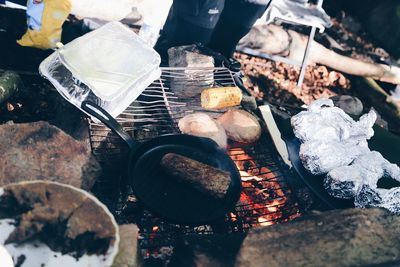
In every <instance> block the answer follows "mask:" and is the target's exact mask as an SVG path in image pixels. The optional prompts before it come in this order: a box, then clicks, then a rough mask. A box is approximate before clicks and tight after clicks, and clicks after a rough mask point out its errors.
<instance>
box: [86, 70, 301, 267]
mask: <svg viewBox="0 0 400 267" xmlns="http://www.w3.org/2000/svg"><path fill="white" fill-rule="evenodd" d="M184 71H185V69H170V68H167V69H163V74H162V77H161V79H160V80H158V81H155V82H154V83H153V84H152V85H151V86H150V87H149V88H148V89H146V90H145V92H144V93H143V94H142V97H141V98H139V99H138V100H137V101H136V102H135V103H133V104H132V105H131V106H130V107H129V108H128V109H127V110H126V111H125V112H124V113H123V114H122V115H121V116H120V117H119V118H118V120H119V121H120V123H122V124H123V126H124V128H125V129H126V130H127V131H128V132H129V133H130V134H131V135H132V136H133V137H134V138H135V139H136V140H138V141H143V140H146V139H148V138H152V137H156V136H159V135H161V134H168V133H180V132H179V129H178V127H177V122H178V121H179V119H181V118H182V117H183V116H185V115H187V114H191V113H193V112H199V111H200V112H207V114H209V115H210V116H218V115H220V113H221V112H223V111H219V113H218V112H210V111H204V110H203V109H202V108H201V104H200V102H199V101H198V100H195V99H193V98H191V97H184V96H181V95H175V94H174V93H173V92H172V91H171V90H170V89H169V87H168V82H167V81H168V80H169V79H171V77H173V78H174V79H175V80H174V81H175V82H177V79H184V77H185V76H184V75H182V74H183V73H184ZM211 71H212V72H213V73H214V83H216V84H220V83H223V84H224V85H225V86H234V85H235V83H234V81H233V79H232V76H231V73H230V72H229V71H228V70H227V69H224V68H215V69H214V70H211ZM195 73H196V79H198V80H200V81H201V79H209V77H210V69H201V68H199V69H196V72H195ZM171 120H172V123H171ZM90 137H91V145H92V150H93V152H94V153H95V155H97V158H99V159H100V161H102V162H104V166H105V170H104V171H105V173H109V175H111V174H112V175H114V176H115V174H116V173H118V170H116V168H115V165H113V166H111V165H112V164H109V163H110V159H112V158H114V159H115V157H116V154H115V152H116V151H119V152H121V153H119V154H118V153H117V155H120V156H121V154H123V151H124V150H123V149H118V147H120V146H121V143H119V142H118V138H115V136H114V134H112V133H111V132H110V131H108V130H107V129H106V128H105V127H104V126H102V125H101V124H97V123H95V122H93V121H90ZM108 148H110V149H108ZM228 154H229V156H230V157H231V159H232V160H233V161H234V163H235V164H236V166H237V169H238V170H239V172H240V176H241V181H242V192H241V195H240V199H239V201H238V203H237V204H236V207H235V208H234V209H233V210H232V211H231V212H230V213H229V214H227V215H226V216H225V218H222V219H221V220H220V221H217V222H214V223H212V224H209V225H201V226H196V227H193V226H188V225H177V224H173V223H171V222H169V221H167V220H164V219H161V218H159V217H158V216H155V215H154V214H153V213H151V212H150V211H148V210H146V209H143V208H141V207H140V203H139V202H137V200H136V198H134V197H130V201H129V202H128V203H125V204H124V205H122V206H124V207H125V211H117V213H118V214H119V215H120V218H119V220H120V221H124V222H135V223H137V224H138V226H139V228H140V237H139V244H140V247H141V249H142V255H143V256H144V257H145V258H159V259H162V260H166V259H168V258H169V257H170V256H171V255H172V252H173V246H174V244H175V242H176V240H177V238H179V237H182V236H184V235H190V234H204V235H210V234H213V233H218V234H224V235H227V234H231V233H243V232H247V231H248V230H249V229H252V228H256V227H265V226H269V225H273V224H276V223H280V222H285V221H288V220H291V219H294V218H296V217H298V216H300V213H301V211H300V207H299V206H298V204H297V201H296V199H295V196H294V194H293V192H292V190H291V189H290V186H289V184H288V181H287V179H286V178H287V177H288V176H289V175H291V173H290V172H289V171H288V170H287V169H286V167H284V164H283V162H281V160H280V159H279V158H278V156H277V154H276V152H275V148H274V147H273V142H272V140H271V139H270V136H269V134H268V133H266V132H264V133H263V134H262V138H261V139H260V140H259V141H258V142H257V143H254V144H250V145H249V144H247V145H246V144H242V143H236V142H234V143H230V144H229V148H228ZM107 163H108V164H107ZM108 165H110V166H109V167H107V166H108ZM120 175H122V174H120ZM107 181H110V178H108V177H104V180H103V183H101V184H102V185H103V187H104V188H105V187H107V189H106V190H104V188H103V189H101V188H100V191H101V192H108V191H109V188H110V187H109V186H111V184H113V183H112V182H107ZM114 184H115V183H114Z"/></svg>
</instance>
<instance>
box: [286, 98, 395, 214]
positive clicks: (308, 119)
mask: <svg viewBox="0 0 400 267" xmlns="http://www.w3.org/2000/svg"><path fill="white" fill-rule="evenodd" d="M375 120H376V113H375V112H374V111H372V110H371V111H370V112H369V113H367V114H365V115H363V116H362V117H361V118H360V120H359V121H355V120H353V119H352V118H351V117H350V116H348V115H347V114H346V113H345V112H344V111H343V110H341V109H340V108H337V107H334V105H333V102H332V100H329V99H320V100H317V101H314V102H313V103H312V104H311V105H310V106H309V108H308V110H307V111H303V112H300V113H299V114H297V115H296V116H293V117H292V120H291V123H292V127H293V129H294V133H295V135H296V137H297V138H299V139H300V141H301V142H302V144H301V147H300V159H301V161H302V163H303V165H304V167H305V168H306V169H307V170H308V171H309V172H311V173H312V174H315V175H320V174H326V177H325V179H324V187H325V189H326V190H327V191H328V193H329V194H330V195H332V196H334V197H337V198H345V199H351V198H354V204H355V206H356V207H360V208H368V207H382V208H386V209H388V210H389V211H391V212H393V213H397V214H400V187H395V188H392V189H383V188H378V186H377V184H378V180H379V179H381V178H382V177H391V178H393V179H394V180H397V181H400V168H399V167H398V166H397V165H395V164H392V163H390V162H389V161H387V160H386V159H385V158H384V157H383V156H382V155H381V154H380V153H379V152H376V151H371V150H370V149H369V148H368V143H367V140H368V139H370V138H371V137H372V136H373V135H374V131H373V129H372V126H373V125H374V123H375Z"/></svg>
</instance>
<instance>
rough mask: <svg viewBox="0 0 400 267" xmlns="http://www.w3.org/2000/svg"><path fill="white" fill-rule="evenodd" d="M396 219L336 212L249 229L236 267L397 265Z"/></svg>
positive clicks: (379, 213)
mask: <svg viewBox="0 0 400 267" xmlns="http://www.w3.org/2000/svg"><path fill="white" fill-rule="evenodd" d="M399 223H400V216H396V215H392V214H390V213H389V212H387V211H385V210H384V209H377V208H372V209H346V210H334V211H329V212H324V213H319V214H313V215H309V216H303V217H300V218H299V219H296V220H293V221H290V222H287V223H284V224H276V225H272V226H269V227H263V228H257V229H252V230H250V232H249V234H248V235H247V237H246V238H245V240H244V242H243V243H242V246H241V249H240V251H239V254H238V256H237V258H236V259H237V260H236V265H235V266H236V267H247V266H252V267H258V266H260V267H263V266H268V267H275V266H276V267H278V266H279V267H280V266H291V267H297V266H301V267H304V266H325V267H339V266H369V265H378V264H383V263H387V262H393V261H400V239H399V236H400V228H399V227H397V225H399Z"/></svg>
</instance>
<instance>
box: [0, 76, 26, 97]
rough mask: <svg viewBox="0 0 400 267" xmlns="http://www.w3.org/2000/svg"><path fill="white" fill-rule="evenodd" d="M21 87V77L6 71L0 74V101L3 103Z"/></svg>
mask: <svg viewBox="0 0 400 267" xmlns="http://www.w3.org/2000/svg"><path fill="white" fill-rule="evenodd" d="M21 89H22V80H21V77H20V76H19V75H18V74H17V73H15V72H13V71H6V72H4V73H3V74H2V75H1V76H0V103H3V102H4V101H6V100H7V99H9V98H10V97H11V96H13V95H15V94H16V93H18V92H19V91H21Z"/></svg>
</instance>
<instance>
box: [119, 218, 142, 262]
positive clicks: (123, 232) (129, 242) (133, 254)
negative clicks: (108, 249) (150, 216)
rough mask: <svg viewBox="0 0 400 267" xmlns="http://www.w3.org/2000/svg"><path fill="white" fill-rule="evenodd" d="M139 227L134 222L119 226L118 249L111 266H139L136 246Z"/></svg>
mask: <svg viewBox="0 0 400 267" xmlns="http://www.w3.org/2000/svg"><path fill="white" fill-rule="evenodd" d="M138 235H139V228H138V227H137V226H136V224H124V225H120V226H119V236H120V241H119V250H118V254H117V256H116V258H115V260H114V263H113V265H112V267H138V266H141V260H140V257H139V247H138Z"/></svg>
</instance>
